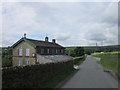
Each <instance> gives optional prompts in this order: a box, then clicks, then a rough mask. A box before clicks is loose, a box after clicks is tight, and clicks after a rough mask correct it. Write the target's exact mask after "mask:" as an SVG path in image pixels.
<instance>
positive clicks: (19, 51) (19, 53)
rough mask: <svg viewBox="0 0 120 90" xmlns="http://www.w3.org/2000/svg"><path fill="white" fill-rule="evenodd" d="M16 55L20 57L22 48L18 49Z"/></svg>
mask: <svg viewBox="0 0 120 90" xmlns="http://www.w3.org/2000/svg"><path fill="white" fill-rule="evenodd" d="M18 55H19V56H22V48H19V49H18Z"/></svg>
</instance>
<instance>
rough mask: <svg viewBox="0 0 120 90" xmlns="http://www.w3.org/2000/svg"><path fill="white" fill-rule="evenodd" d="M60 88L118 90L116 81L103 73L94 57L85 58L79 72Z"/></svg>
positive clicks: (106, 73)
mask: <svg viewBox="0 0 120 90" xmlns="http://www.w3.org/2000/svg"><path fill="white" fill-rule="evenodd" d="M60 88H118V80H117V79H115V78H113V77H112V75H110V74H109V73H108V72H104V68H103V67H102V66H101V65H100V64H99V63H98V62H97V60H96V59H95V58H94V57H92V56H87V58H86V60H85V61H84V62H83V63H82V64H81V65H80V66H79V71H78V72H77V73H75V74H74V76H72V77H71V78H70V79H69V80H68V81H66V82H65V83H64V85H62V86H61V87H60Z"/></svg>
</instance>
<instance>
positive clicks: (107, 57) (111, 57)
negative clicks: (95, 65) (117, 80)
mask: <svg viewBox="0 0 120 90" xmlns="http://www.w3.org/2000/svg"><path fill="white" fill-rule="evenodd" d="M93 56H95V57H99V58H101V60H100V62H99V63H100V64H102V65H103V66H104V67H105V68H107V69H111V70H112V71H113V72H115V73H116V74H117V75H118V76H119V77H120V70H119V69H118V68H120V65H118V63H120V61H118V54H96V55H93Z"/></svg>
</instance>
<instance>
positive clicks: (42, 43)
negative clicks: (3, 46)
mask: <svg viewBox="0 0 120 90" xmlns="http://www.w3.org/2000/svg"><path fill="white" fill-rule="evenodd" d="M22 41H25V42H27V43H29V44H30V45H32V46H33V47H34V48H35V47H56V48H64V47H63V46H61V45H59V44H57V43H52V42H47V41H41V40H34V39H28V38H21V39H20V40H19V41H17V42H16V43H15V44H14V45H12V47H13V48H14V47H15V46H17V45H18V44H19V43H20V42H22Z"/></svg>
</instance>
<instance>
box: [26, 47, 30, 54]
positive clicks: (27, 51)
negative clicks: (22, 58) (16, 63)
mask: <svg viewBox="0 0 120 90" xmlns="http://www.w3.org/2000/svg"><path fill="white" fill-rule="evenodd" d="M26 56H30V48H26Z"/></svg>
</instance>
